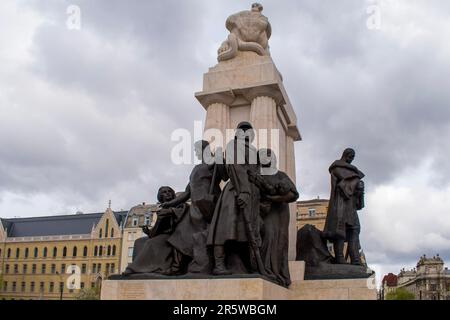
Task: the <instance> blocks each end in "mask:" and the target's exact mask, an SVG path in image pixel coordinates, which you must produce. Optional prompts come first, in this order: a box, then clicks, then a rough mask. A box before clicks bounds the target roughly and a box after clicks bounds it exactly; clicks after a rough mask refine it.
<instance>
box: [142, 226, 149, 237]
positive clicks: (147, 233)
mask: <svg viewBox="0 0 450 320" xmlns="http://www.w3.org/2000/svg"><path fill="white" fill-rule="evenodd" d="M142 232H144V233H145V234H146V235H147V236H150V228H149V227H148V225H146V226H143V227H142Z"/></svg>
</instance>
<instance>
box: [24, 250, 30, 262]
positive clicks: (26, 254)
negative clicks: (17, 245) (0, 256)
mask: <svg viewBox="0 0 450 320" xmlns="http://www.w3.org/2000/svg"><path fill="white" fill-rule="evenodd" d="M29 252H30V250H29V249H28V248H25V259H26V258H28V253H29Z"/></svg>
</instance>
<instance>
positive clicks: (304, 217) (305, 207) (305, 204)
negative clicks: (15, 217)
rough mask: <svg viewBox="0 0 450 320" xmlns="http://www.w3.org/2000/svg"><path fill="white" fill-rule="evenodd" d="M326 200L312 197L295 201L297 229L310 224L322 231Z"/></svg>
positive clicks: (325, 213)
mask: <svg viewBox="0 0 450 320" xmlns="http://www.w3.org/2000/svg"><path fill="white" fill-rule="evenodd" d="M328 202H329V201H328V200H326V199H313V200H306V201H298V202H297V230H299V229H301V228H302V227H303V226H304V225H306V224H311V225H313V226H315V227H316V228H317V229H319V230H321V231H323V228H324V226H325V220H326V218H327V211H328Z"/></svg>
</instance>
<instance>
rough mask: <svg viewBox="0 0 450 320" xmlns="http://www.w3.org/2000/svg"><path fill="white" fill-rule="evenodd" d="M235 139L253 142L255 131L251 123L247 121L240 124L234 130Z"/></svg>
mask: <svg viewBox="0 0 450 320" xmlns="http://www.w3.org/2000/svg"><path fill="white" fill-rule="evenodd" d="M235 137H236V138H237V139H242V140H244V139H248V140H249V141H250V142H253V140H255V131H254V130H253V126H252V125H251V123H250V122H247V121H242V122H240V123H239V124H238V126H237V128H236V136H235Z"/></svg>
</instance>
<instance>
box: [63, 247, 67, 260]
mask: <svg viewBox="0 0 450 320" xmlns="http://www.w3.org/2000/svg"><path fill="white" fill-rule="evenodd" d="M63 257H64V258H65V257H67V247H64V248H63Z"/></svg>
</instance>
